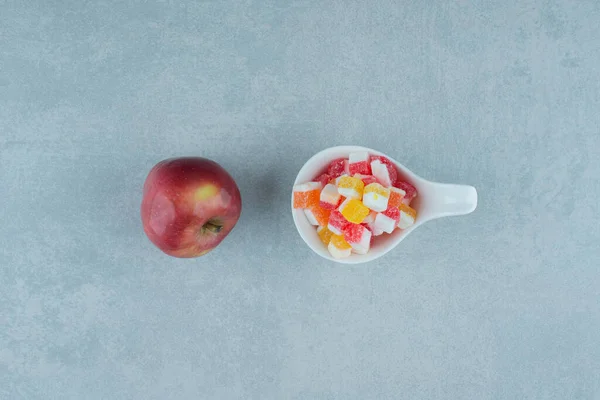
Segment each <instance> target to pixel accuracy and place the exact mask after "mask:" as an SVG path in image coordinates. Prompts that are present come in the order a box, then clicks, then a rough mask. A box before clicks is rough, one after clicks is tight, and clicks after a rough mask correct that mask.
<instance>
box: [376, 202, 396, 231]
mask: <svg viewBox="0 0 600 400" xmlns="http://www.w3.org/2000/svg"><path fill="white" fill-rule="evenodd" d="M399 220H400V210H398V209H397V208H396V207H389V208H388V209H387V210H385V211H383V212H380V213H378V214H377V216H376V217H375V222H374V226H375V227H376V228H379V229H381V230H382V231H384V232H386V233H392V231H393V230H394V228H396V225H398V221H399Z"/></svg>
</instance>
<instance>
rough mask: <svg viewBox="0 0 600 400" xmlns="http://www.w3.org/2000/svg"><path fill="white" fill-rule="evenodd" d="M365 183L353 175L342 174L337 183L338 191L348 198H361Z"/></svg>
mask: <svg viewBox="0 0 600 400" xmlns="http://www.w3.org/2000/svg"><path fill="white" fill-rule="evenodd" d="M364 188H365V184H364V183H363V181H362V180H360V179H358V178H354V177H352V176H342V177H340V180H339V181H338V183H337V190H338V193H339V194H341V195H342V196H344V197H346V198H348V199H361V198H362V195H363V189H364Z"/></svg>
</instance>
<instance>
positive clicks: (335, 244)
mask: <svg viewBox="0 0 600 400" xmlns="http://www.w3.org/2000/svg"><path fill="white" fill-rule="evenodd" d="M327 249H328V250H329V253H330V254H331V255H332V256H333V258H346V257H350V254H351V253H352V246H350V244H349V243H348V242H346V240H345V239H344V237H343V236H342V235H332V236H331V240H330V241H329V245H328V246H327Z"/></svg>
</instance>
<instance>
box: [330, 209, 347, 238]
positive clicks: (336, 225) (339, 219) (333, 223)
mask: <svg viewBox="0 0 600 400" xmlns="http://www.w3.org/2000/svg"><path fill="white" fill-rule="evenodd" d="M348 224H349V222H348V221H347V220H346V218H345V217H344V216H343V215H342V213H341V212H339V211H338V210H333V211H332V212H331V214H329V221H328V222H327V229H329V230H330V231H331V232H333V233H334V234H336V235H341V234H342V232H343V231H344V228H346V226H348Z"/></svg>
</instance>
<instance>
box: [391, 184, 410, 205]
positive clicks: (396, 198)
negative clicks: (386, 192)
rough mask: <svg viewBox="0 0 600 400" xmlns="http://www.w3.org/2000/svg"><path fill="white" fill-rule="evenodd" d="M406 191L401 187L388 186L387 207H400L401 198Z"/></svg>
mask: <svg viewBox="0 0 600 400" xmlns="http://www.w3.org/2000/svg"><path fill="white" fill-rule="evenodd" d="M405 195H406V192H405V191H404V190H402V189H398V188H395V187H393V186H392V187H390V198H389V200H388V207H396V208H400V204H402V200H403V199H404V196H405Z"/></svg>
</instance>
